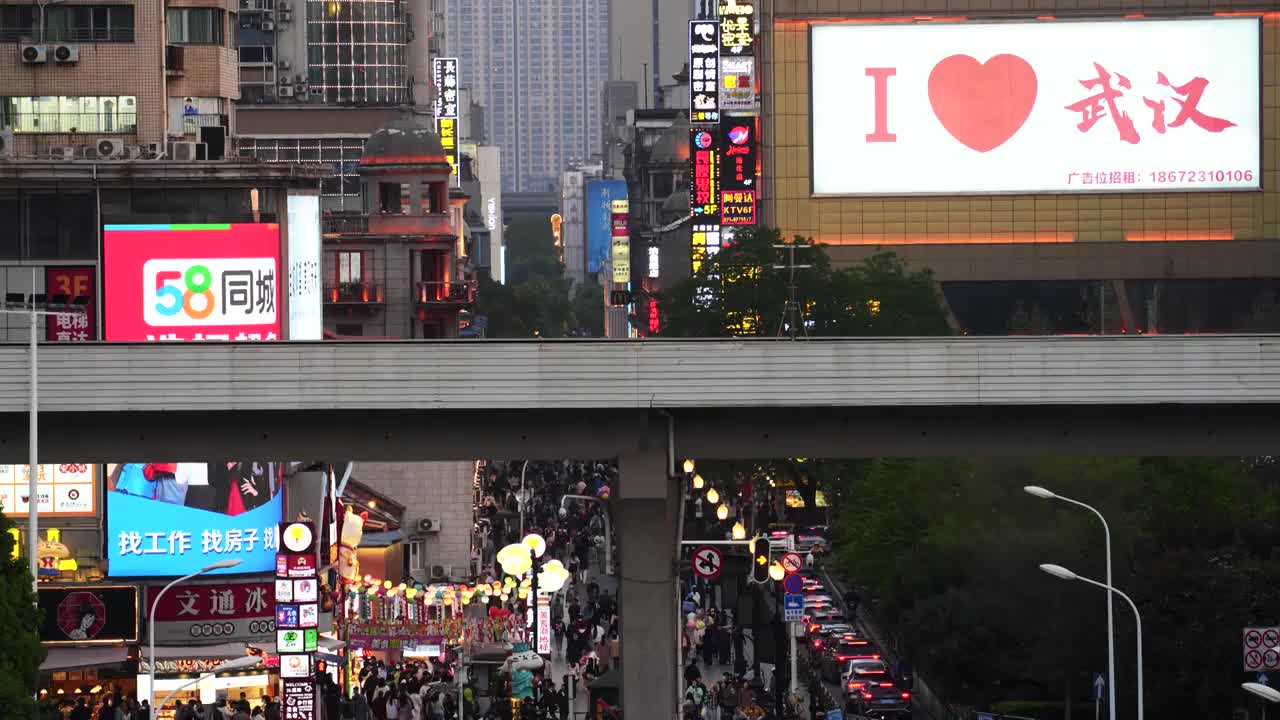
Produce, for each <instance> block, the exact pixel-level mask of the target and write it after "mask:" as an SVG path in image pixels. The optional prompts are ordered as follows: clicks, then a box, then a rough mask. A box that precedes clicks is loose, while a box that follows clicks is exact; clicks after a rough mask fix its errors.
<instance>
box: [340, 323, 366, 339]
mask: <svg viewBox="0 0 1280 720" xmlns="http://www.w3.org/2000/svg"><path fill="white" fill-rule="evenodd" d="M335 330H336V331H337V332H336V334H337V335H338V337H360V336H362V335H364V325H356V324H347V325H344V324H342V323H338V326H337V327H336V328H335Z"/></svg>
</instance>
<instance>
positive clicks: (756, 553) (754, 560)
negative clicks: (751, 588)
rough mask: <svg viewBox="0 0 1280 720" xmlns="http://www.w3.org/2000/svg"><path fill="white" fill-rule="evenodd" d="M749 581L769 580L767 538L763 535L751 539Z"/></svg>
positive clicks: (765, 581) (762, 581)
mask: <svg viewBox="0 0 1280 720" xmlns="http://www.w3.org/2000/svg"><path fill="white" fill-rule="evenodd" d="M751 582H755V583H762V584H763V583H767V582H769V538H767V537H765V536H764V535H757V536H756V539H755V540H752V541H751Z"/></svg>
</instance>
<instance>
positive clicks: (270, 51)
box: [240, 45, 275, 63]
mask: <svg viewBox="0 0 1280 720" xmlns="http://www.w3.org/2000/svg"><path fill="white" fill-rule="evenodd" d="M274 58H275V48H273V47H271V46H270V45H241V46H240V62H242V63H269V62H273V60H274Z"/></svg>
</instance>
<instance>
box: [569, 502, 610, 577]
mask: <svg viewBox="0 0 1280 720" xmlns="http://www.w3.org/2000/svg"><path fill="white" fill-rule="evenodd" d="M570 500H580V501H582V502H593V503H600V514H601V516H603V518H604V574H605V575H612V574H613V526H612V525H610V524H609V504H608V503H607V502H605V501H604V499H602V498H598V497H592V496H591V495H562V496H560V507H561V508H564V507H566V506H567V505H568V503H569V501H570Z"/></svg>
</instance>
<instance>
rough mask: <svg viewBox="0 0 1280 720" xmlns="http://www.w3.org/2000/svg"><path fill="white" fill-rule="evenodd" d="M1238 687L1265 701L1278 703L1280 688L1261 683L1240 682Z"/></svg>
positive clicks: (1279, 700) (1279, 701)
mask: <svg viewBox="0 0 1280 720" xmlns="http://www.w3.org/2000/svg"><path fill="white" fill-rule="evenodd" d="M1240 687H1242V688H1244V689H1245V690H1248V691H1249V692H1251V693H1253V694H1254V695H1257V696H1258V697H1260V698H1262V699H1263V700H1266V701H1267V702H1273V703H1280V690H1276V689H1275V688H1273V687H1270V686H1268V685H1263V684H1262V683H1256V682H1251V683H1241V685H1240Z"/></svg>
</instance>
